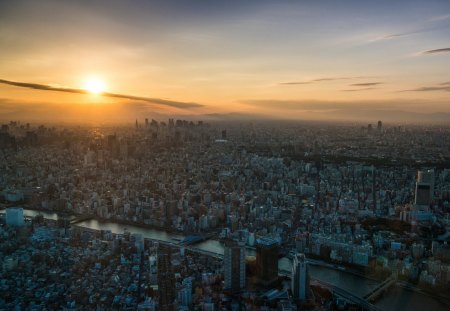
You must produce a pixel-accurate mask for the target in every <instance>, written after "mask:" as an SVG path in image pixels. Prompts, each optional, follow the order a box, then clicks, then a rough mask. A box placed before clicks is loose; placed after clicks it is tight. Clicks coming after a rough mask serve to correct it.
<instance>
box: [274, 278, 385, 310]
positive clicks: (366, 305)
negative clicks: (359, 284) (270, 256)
mask: <svg viewBox="0 0 450 311" xmlns="http://www.w3.org/2000/svg"><path fill="white" fill-rule="evenodd" d="M278 274H279V275H282V276H286V277H288V278H290V277H291V271H287V270H280V271H279V273H278ZM311 280H313V281H314V282H316V283H317V284H320V285H321V286H323V287H326V288H328V289H329V290H330V291H332V292H333V293H334V294H336V295H338V296H340V297H342V298H345V299H346V300H348V301H350V302H352V303H354V304H357V305H359V306H361V308H362V309H363V310H367V311H381V309H380V308H378V307H377V306H375V305H373V304H371V303H370V302H369V301H367V300H366V299H365V298H363V297H359V296H356V295H355V294H353V293H351V292H349V291H346V290H345V289H342V288H341V287H338V286H336V285H333V284H331V283H328V282H325V281H322V280H319V279H316V278H311Z"/></svg>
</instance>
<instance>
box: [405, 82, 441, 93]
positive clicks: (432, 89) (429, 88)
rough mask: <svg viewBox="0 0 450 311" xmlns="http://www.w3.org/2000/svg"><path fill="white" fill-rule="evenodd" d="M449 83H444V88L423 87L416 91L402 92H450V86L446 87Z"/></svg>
mask: <svg viewBox="0 0 450 311" xmlns="http://www.w3.org/2000/svg"><path fill="white" fill-rule="evenodd" d="M446 84H447V83H444V84H443V85H444V86H423V87H418V88H416V89H410V90H403V91H400V92H434V91H447V92H450V86H445V85H446Z"/></svg>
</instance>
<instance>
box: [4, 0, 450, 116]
mask: <svg viewBox="0 0 450 311" xmlns="http://www.w3.org/2000/svg"><path fill="white" fill-rule="evenodd" d="M449 28H450V3H448V2H447V1H439V0H434V1H397V2H395V3H392V2H388V1H378V2H376V3H368V2H361V1H346V2H345V4H343V3H339V4H338V3H336V2H335V1H327V0H324V1H317V2H315V3H312V2H309V1H277V2H273V1H246V2H245V3H241V2H240V1H226V2H214V3H211V2H209V1H195V2H192V3H189V4H187V3H185V2H183V1H133V2H131V3H126V4H125V3H123V2H121V1H108V4H107V5H105V2H103V1H90V2H83V1H72V2H61V1H51V0H45V1H40V2H32V1H17V2H2V3H1V4H0V44H1V45H2V47H4V48H2V50H1V51H0V67H1V68H2V71H1V76H0V79H2V80H1V81H0V82H1V83H0V92H1V94H2V95H1V96H0V115H1V118H2V119H4V120H10V119H18V118H20V119H22V120H29V121H43V122H48V121H54V122H72V123H74V122H81V121H82V122H87V123H105V122H122V123H123V122H130V120H134V119H135V118H136V117H139V116H142V115H144V114H145V115H146V116H148V117H150V118H152V117H155V118H156V117H158V116H161V117H162V118H165V116H167V115H176V116H183V117H190V118H199V117H204V116H209V117H211V118H219V119H220V118H227V119H239V118H247V119H249V118H253V119H268V118H273V119H290V120H298V119H300V120H350V121H361V122H366V121H367V120H372V123H375V122H376V121H377V120H378V119H382V120H385V121H387V122H427V123H443V122H446V120H448V117H449V115H450V108H449V107H448V104H447V103H448V99H449V94H450V93H449V91H450V84H449V83H450V82H449V80H448V75H449V73H450V69H449V68H450V66H448V64H449V55H450V42H448V30H449ZM92 79H97V82H98V81H100V82H101V84H102V86H101V88H98V87H99V83H97V84H96V85H95V84H94V85H92V83H91V85H90V86H91V88H90V86H89V85H87V83H88V82H89V81H92ZM92 86H94V89H92ZM96 86H97V89H96V88H95V87H96ZM77 90H79V91H80V90H81V92H77ZM89 90H90V92H88V91H89ZM95 90H97V91H95ZM102 92H103V93H102ZM95 93H102V94H103V95H101V94H95ZM106 93H108V94H106ZM105 95H106V96H105ZM111 95H112V96H111Z"/></svg>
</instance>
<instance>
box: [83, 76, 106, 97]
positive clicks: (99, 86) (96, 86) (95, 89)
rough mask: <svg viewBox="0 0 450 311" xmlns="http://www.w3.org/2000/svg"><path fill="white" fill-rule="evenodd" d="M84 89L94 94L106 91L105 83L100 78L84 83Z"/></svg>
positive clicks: (90, 79)
mask: <svg viewBox="0 0 450 311" xmlns="http://www.w3.org/2000/svg"><path fill="white" fill-rule="evenodd" d="M84 89H85V90H86V91H88V92H89V93H92V94H101V93H103V92H104V91H105V83H104V82H103V81H102V80H101V79H98V78H94V77H92V78H89V79H87V80H86V81H85V82H84Z"/></svg>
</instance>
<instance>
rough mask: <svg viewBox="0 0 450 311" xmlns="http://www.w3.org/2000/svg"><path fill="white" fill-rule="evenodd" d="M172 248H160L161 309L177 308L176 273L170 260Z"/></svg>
mask: <svg viewBox="0 0 450 311" xmlns="http://www.w3.org/2000/svg"><path fill="white" fill-rule="evenodd" d="M170 259H171V256H170V249H169V248H160V250H159V252H158V291H159V310H162V311H173V310H176V304H175V299H176V292H175V275H174V273H173V270H172V264H171V262H170Z"/></svg>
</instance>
